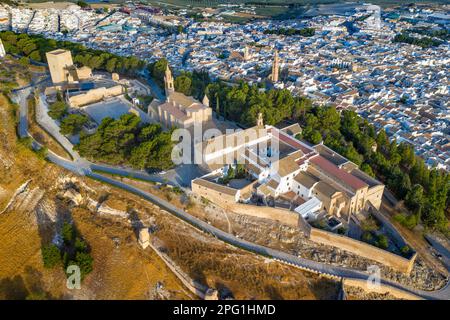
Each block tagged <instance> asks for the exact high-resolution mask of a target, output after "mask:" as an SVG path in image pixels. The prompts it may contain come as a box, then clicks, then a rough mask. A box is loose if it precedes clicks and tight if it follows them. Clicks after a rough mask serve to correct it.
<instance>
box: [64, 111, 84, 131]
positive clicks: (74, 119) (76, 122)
mask: <svg viewBox="0 0 450 320" xmlns="http://www.w3.org/2000/svg"><path fill="white" fill-rule="evenodd" d="M87 121H88V118H87V117H86V116H85V115H81V114H69V115H68V116H67V117H65V118H64V119H63V120H62V121H61V126H60V129H61V130H60V131H61V134H64V135H73V134H77V133H79V132H80V131H81V129H82V128H83V126H84V125H85V124H86V123H87Z"/></svg>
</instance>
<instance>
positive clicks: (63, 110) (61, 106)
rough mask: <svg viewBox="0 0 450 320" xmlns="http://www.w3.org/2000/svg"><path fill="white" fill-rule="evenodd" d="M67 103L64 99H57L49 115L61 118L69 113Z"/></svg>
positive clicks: (56, 118)
mask: <svg viewBox="0 0 450 320" xmlns="http://www.w3.org/2000/svg"><path fill="white" fill-rule="evenodd" d="M67 110H68V107H67V104H66V103H65V102H63V101H56V102H54V103H52V104H51V105H50V107H49V111H48V115H49V116H50V117H51V118H52V119H55V120H61V119H62V118H63V117H65V116H66V115H67Z"/></svg>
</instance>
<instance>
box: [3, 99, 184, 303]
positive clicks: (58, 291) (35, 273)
mask: <svg viewBox="0 0 450 320" xmlns="http://www.w3.org/2000/svg"><path fill="white" fill-rule="evenodd" d="M11 108H12V107H11V106H10V105H9V104H8V102H7V99H5V97H3V96H0V156H1V159H2V161H1V162H0V176H1V177H2V179H1V180H0V190H1V191H2V192H1V197H0V211H1V210H3V208H4V206H5V204H6V203H8V202H9V199H10V198H11V196H12V195H13V194H14V192H15V190H16V189H17V188H18V187H19V186H20V185H22V184H23V183H24V182H25V181H27V180H28V179H32V182H31V183H30V185H29V187H28V189H27V192H29V191H30V190H43V191H45V195H44V198H46V199H47V200H48V201H54V199H55V196H56V191H55V190H53V191H52V188H53V187H54V184H55V181H57V179H58V177H60V176H62V175H64V174H65V172H64V171H63V170H62V169H60V168H58V167H56V166H54V165H52V164H50V163H47V162H45V161H43V160H40V159H38V158H37V157H36V155H35V154H34V153H33V152H32V151H30V150H28V149H27V148H26V147H24V146H22V145H21V144H19V143H17V138H16V134H15V127H14V120H13V113H12V109H11ZM72 216H73V219H74V221H75V224H76V225H77V227H78V228H79V230H80V231H81V234H82V236H83V237H84V238H85V239H86V240H87V241H88V243H89V244H90V246H91V248H92V254H93V257H94V271H93V273H92V274H90V275H88V276H87V277H86V279H85V281H84V282H83V284H82V289H81V290H79V291H77V290H68V289H66V285H65V283H66V277H65V275H64V273H63V270H62V268H61V267H56V268H54V269H51V270H49V269H45V268H44V267H43V262H42V257H41V251H40V249H41V242H42V239H43V238H45V241H44V242H46V241H48V239H49V238H51V236H52V235H53V233H54V228H53V229H52V228H50V229H49V228H42V225H40V224H38V223H37V219H36V212H35V207H34V206H31V207H24V210H9V211H7V212H5V213H3V214H2V215H0V299H25V298H30V297H33V298H66V299H72V298H74V299H146V298H148V292H149V290H150V289H151V288H152V287H154V286H155V284H156V282H157V281H160V282H162V283H163V284H164V287H165V289H166V290H168V292H170V293H171V295H170V296H171V297H173V298H179V299H186V298H189V295H188V294H186V293H185V289H184V288H183V287H182V285H181V284H180V283H179V281H178V279H177V278H176V277H175V275H173V274H172V273H171V272H170V271H169V270H168V269H167V268H166V267H165V265H164V263H163V262H162V261H161V260H160V259H159V258H158V257H157V256H156V255H155V254H151V253H150V254H149V253H143V252H142V251H141V249H140V248H139V247H138V245H137V241H136V238H135V236H134V234H133V232H132V230H131V228H130V227H129V225H128V226H127V222H126V221H125V222H124V221H122V222H121V221H116V222H111V221H109V222H108V220H102V219H97V218H96V217H94V216H93V215H92V213H90V212H89V211H87V210H84V209H78V210H74V212H73V214H72ZM115 237H117V238H118V239H119V240H120V244H119V246H118V248H116V246H115V243H114V241H113V240H112V239H113V238H115Z"/></svg>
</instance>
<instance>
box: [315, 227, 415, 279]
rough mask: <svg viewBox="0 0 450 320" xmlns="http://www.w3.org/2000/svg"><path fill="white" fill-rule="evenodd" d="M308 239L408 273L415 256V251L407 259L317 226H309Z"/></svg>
mask: <svg viewBox="0 0 450 320" xmlns="http://www.w3.org/2000/svg"><path fill="white" fill-rule="evenodd" d="M309 239H310V240H312V241H314V242H317V243H321V244H325V245H329V246H333V247H337V248H339V249H342V250H346V251H349V252H351V253H354V254H357V255H359V256H361V257H364V258H367V259H370V260H374V261H377V262H380V263H382V264H384V265H386V266H389V267H391V268H393V269H394V270H397V271H400V272H403V273H406V274H408V275H409V274H410V273H411V270H412V268H413V265H414V261H415V260H416V256H417V253H414V254H413V255H412V256H411V257H410V258H409V259H407V258H404V257H402V256H399V255H396V254H394V253H391V252H389V251H386V250H383V249H380V248H377V247H375V246H372V245H370V244H367V243H365V242H362V241H359V240H355V239H352V238H349V237H346V236H343V235H339V234H335V233H332V232H328V231H325V230H321V229H317V228H311V231H310V236H309Z"/></svg>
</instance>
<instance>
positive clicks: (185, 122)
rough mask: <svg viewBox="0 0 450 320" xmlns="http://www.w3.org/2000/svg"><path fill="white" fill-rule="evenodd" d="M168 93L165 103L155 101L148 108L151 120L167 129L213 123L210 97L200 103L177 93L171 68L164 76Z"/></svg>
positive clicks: (167, 69)
mask: <svg viewBox="0 0 450 320" xmlns="http://www.w3.org/2000/svg"><path fill="white" fill-rule="evenodd" d="M164 86H165V92H166V99H165V101H160V100H158V99H155V100H153V101H152V102H151V103H150V105H149V106H148V115H149V117H150V119H152V120H153V121H155V122H159V123H161V125H163V126H164V127H166V128H172V127H178V128H186V129H187V128H189V127H192V126H194V125H200V124H201V125H203V124H206V123H209V122H211V121H212V109H211V108H210V107H209V100H208V97H207V96H206V95H205V97H204V98H203V101H202V102H200V101H198V100H197V99H195V98H193V97H189V96H186V95H185V94H183V93H181V92H176V91H175V87H174V79H173V76H172V72H171V71H170V69H169V66H167V68H166V72H165V76H164Z"/></svg>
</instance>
